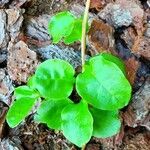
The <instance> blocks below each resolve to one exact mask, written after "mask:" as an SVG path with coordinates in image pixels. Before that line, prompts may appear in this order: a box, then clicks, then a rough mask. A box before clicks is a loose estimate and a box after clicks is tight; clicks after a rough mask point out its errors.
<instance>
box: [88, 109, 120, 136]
mask: <svg viewBox="0 0 150 150" xmlns="http://www.w3.org/2000/svg"><path fill="white" fill-rule="evenodd" d="M90 112H91V113H92V116H93V119H94V124H93V136H95V137H97V138H107V137H111V136H113V135H115V134H117V133H118V132H119V130H120V127H121V122H120V119H119V115H118V111H106V110H100V109H96V108H90Z"/></svg>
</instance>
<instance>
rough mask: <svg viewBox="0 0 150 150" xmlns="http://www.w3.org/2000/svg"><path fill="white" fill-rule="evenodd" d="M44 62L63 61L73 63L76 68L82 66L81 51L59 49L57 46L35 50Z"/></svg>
mask: <svg viewBox="0 0 150 150" xmlns="http://www.w3.org/2000/svg"><path fill="white" fill-rule="evenodd" d="M33 50H34V51H36V52H37V53H38V54H39V55H40V57H41V58H42V59H43V60H46V59H55V58H59V59H63V60H66V61H68V62H69V63H71V64H72V65H73V66H74V67H75V68H76V67H77V66H80V65H81V55H80V51H77V50H74V49H73V48H69V47H68V48H67V47H61V48H60V47H58V46H56V45H48V46H44V47H41V48H33Z"/></svg>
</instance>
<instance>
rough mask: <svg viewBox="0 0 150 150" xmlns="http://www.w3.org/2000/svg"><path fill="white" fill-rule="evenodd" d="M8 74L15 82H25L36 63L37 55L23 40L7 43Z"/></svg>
mask: <svg viewBox="0 0 150 150" xmlns="http://www.w3.org/2000/svg"><path fill="white" fill-rule="evenodd" d="M8 53H9V54H8V63H7V68H8V74H9V76H10V78H11V79H12V80H13V81H16V82H17V83H19V84H20V83H21V82H24V83H26V82H27V79H28V77H29V76H30V75H32V74H33V73H34V71H35V68H36V66H37V64H38V60H37V55H36V53H35V52H33V51H31V50H30V49H29V48H28V46H27V45H26V44H25V43H24V42H23V41H19V42H18V43H16V44H14V43H9V46H8Z"/></svg>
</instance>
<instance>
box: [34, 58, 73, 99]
mask: <svg viewBox="0 0 150 150" xmlns="http://www.w3.org/2000/svg"><path fill="white" fill-rule="evenodd" d="M74 73H75V71H74V69H73V67H72V66H71V65H70V64H69V63H68V62H66V61H64V60H59V59H52V60H47V61H45V62H43V63H42V64H40V65H39V67H38V68H37V70H36V72H35V78H36V79H35V80H36V81H35V82H34V84H35V87H36V88H37V90H38V91H39V92H40V94H41V96H42V97H44V98H46V99H65V98H67V97H68V96H70V94H71V92H72V90H73V84H74V80H75V79H74Z"/></svg>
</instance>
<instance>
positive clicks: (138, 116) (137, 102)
mask: <svg viewBox="0 0 150 150" xmlns="http://www.w3.org/2000/svg"><path fill="white" fill-rule="evenodd" d="M149 110H150V78H148V79H147V80H146V82H145V83H144V85H143V86H142V87H141V88H140V89H139V90H138V91H137V92H136V93H135V94H134V95H133V98H132V101H131V103H130V105H129V106H128V108H127V110H126V111H125V112H124V113H123V119H124V122H125V124H126V125H128V126H130V127H137V126H145V127H146V128H147V129H148V130H150V114H149Z"/></svg>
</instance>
